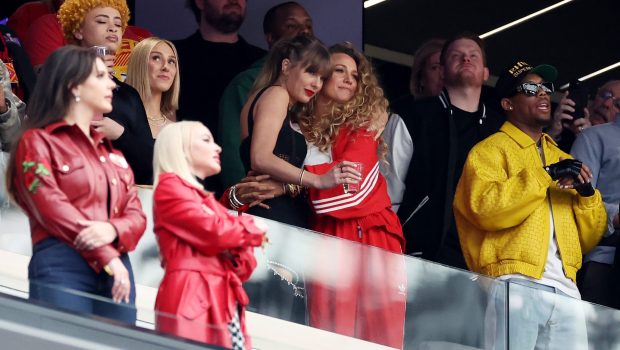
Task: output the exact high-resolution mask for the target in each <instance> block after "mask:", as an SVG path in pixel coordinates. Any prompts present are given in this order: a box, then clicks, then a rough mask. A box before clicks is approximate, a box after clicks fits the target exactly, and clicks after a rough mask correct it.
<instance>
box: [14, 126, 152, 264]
mask: <svg viewBox="0 0 620 350" xmlns="http://www.w3.org/2000/svg"><path fill="white" fill-rule="evenodd" d="M90 132H91V135H92V138H93V141H94V144H93V143H91V141H90V140H89V139H88V138H87V137H86V135H84V133H83V132H82V130H81V129H80V128H79V127H78V126H77V125H69V124H67V123H66V122H65V121H60V122H57V123H53V124H50V125H48V126H47V127H45V128H41V129H29V130H27V131H26V132H25V133H24V135H23V136H22V138H21V139H20V141H19V143H18V145H17V151H16V157H15V162H16V170H15V177H14V179H13V184H14V186H15V189H16V190H15V197H16V200H17V203H18V204H19V205H20V206H21V207H22V208H23V209H24V211H25V212H26V214H27V215H28V219H29V221H30V232H31V235H32V244H33V245H34V244H36V243H38V242H39V241H41V240H43V239H45V238H48V237H55V238H58V239H60V240H61V241H63V242H65V243H67V244H68V245H69V246H72V247H74V244H73V241H74V239H75V237H76V236H77V235H78V233H79V232H80V231H81V230H82V229H83V228H84V226H83V225H80V224H79V223H78V222H79V221H80V220H94V221H107V222H110V223H111V224H112V226H114V228H115V229H116V233H117V234H118V238H117V239H116V240H115V241H114V242H113V243H111V244H108V245H104V246H102V247H99V248H96V249H93V250H80V251H79V253H80V254H81V255H82V257H83V258H84V259H85V260H86V262H88V264H89V265H90V267H92V268H93V269H94V270H95V271H96V272H99V271H100V270H101V268H103V266H105V265H107V264H108V262H109V261H110V260H112V259H113V258H115V257H118V256H119V255H120V254H121V253H125V252H129V251H132V250H134V249H135V247H136V245H137V244H138V240H139V239H140V237H142V234H143V233H144V230H145V229H146V217H145V215H144V213H143V212H142V206H141V204H140V200H139V199H138V193H137V189H136V186H135V184H134V181H133V173H132V172H131V169H130V168H129V166H128V165H127V162H126V161H125V158H124V157H123V155H122V154H121V153H120V152H119V151H117V150H115V149H113V148H112V145H111V143H110V142H109V141H107V140H105V139H104V137H103V134H101V133H98V132H96V131H95V130H94V129H91V131H90Z"/></svg>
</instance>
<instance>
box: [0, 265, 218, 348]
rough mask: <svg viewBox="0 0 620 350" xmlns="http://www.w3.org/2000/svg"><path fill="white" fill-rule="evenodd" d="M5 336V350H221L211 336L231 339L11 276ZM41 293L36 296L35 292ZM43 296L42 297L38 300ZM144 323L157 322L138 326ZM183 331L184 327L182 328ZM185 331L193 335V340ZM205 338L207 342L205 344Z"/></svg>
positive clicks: (2, 310)
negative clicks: (138, 317) (211, 342)
mask: <svg viewBox="0 0 620 350" xmlns="http://www.w3.org/2000/svg"><path fill="white" fill-rule="evenodd" d="M0 283H1V285H2V287H1V288H0V292H1V293H0V335H1V336H2V346H1V347H2V348H3V349H14V348H15V349H16V348H17V347H11V346H8V345H7V343H6V342H8V343H11V342H14V341H15V342H19V343H20V344H21V346H20V347H19V348H20V349H22V350H29V349H41V348H47V349H50V347H51V348H52V349H56V348H58V349H61V348H64V349H133V350H139V349H149V350H150V349H161V350H163V349H204V348H205V347H206V348H208V349H209V348H212V349H219V347H216V346H213V347H211V346H209V345H208V344H205V343H204V338H205V335H206V334H207V333H209V334H210V335H211V336H217V337H227V336H229V332H228V330H227V329H226V328H223V327H218V326H215V325H212V324H205V323H201V322H198V321H187V320H186V319H180V318H178V317H176V316H174V315H169V314H164V313H159V312H154V311H153V310H152V309H142V310H139V309H138V308H136V306H134V305H129V304H126V303H115V302H113V301H112V300H110V299H107V298H102V297H100V296H97V295H93V294H89V293H84V292H79V291H76V290H71V289H68V288H63V287H60V286H58V285H55V284H43V283H34V282H32V281H31V282H29V283H27V285H26V286H27V288H26V289H25V290H24V288H23V287H24V283H23V279H20V278H14V277H12V276H8V275H6V274H2V275H1V276H0ZM34 291H36V292H34ZM37 293H39V295H40V296H41V297H39V298H35V297H34V295H36V294H37ZM138 313H141V314H142V315H141V318H146V319H153V320H157V327H155V325H154V324H152V323H150V322H140V321H138V322H136V315H137V314H138ZM179 325H182V326H181V327H178V326H179ZM179 329H184V330H193V331H194V332H193V333H192V334H191V335H190V334H188V333H185V332H179V331H178V330H179ZM200 338H202V339H200Z"/></svg>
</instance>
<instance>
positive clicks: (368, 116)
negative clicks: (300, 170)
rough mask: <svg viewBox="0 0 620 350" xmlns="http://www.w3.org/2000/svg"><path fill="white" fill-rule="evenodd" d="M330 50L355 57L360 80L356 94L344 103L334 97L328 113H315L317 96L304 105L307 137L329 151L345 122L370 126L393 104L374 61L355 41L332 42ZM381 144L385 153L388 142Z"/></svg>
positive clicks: (356, 126)
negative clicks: (337, 101) (361, 50)
mask: <svg viewBox="0 0 620 350" xmlns="http://www.w3.org/2000/svg"><path fill="white" fill-rule="evenodd" d="M329 52H330V54H332V55H333V54H336V53H342V54H345V55H347V56H349V57H351V58H352V59H353V60H354V61H355V63H356V65H357V73H358V80H357V88H356V90H355V93H354V94H353V98H351V100H349V101H348V102H346V103H344V104H338V103H335V102H333V101H331V102H330V103H329V108H327V112H326V113H325V114H324V115H315V113H316V103H317V102H316V101H317V100H316V99H313V100H312V101H311V102H310V103H308V104H306V105H305V106H303V107H302V108H301V109H300V113H299V115H298V120H299V124H300V126H301V129H302V131H303V132H304V135H305V136H306V140H307V141H308V142H310V143H312V144H314V145H315V146H317V147H318V148H319V149H320V150H321V151H326V150H327V149H328V148H329V146H331V145H332V144H333V143H334V141H335V138H336V135H337V134H338V130H340V128H341V127H342V126H344V125H348V126H350V127H351V128H352V129H359V128H369V127H370V126H371V125H372V123H373V121H375V120H376V118H379V117H380V116H381V115H383V114H384V113H386V112H387V110H388V106H389V103H388V100H387V99H386V98H385V96H384V95H383V89H382V88H381V87H380V86H379V81H378V79H377V76H376V75H375V73H374V70H373V68H372V64H371V63H370V62H369V61H368V59H367V58H366V57H365V56H364V55H363V54H362V53H360V52H359V51H357V50H356V49H355V48H354V47H353V45H352V44H351V43H348V42H346V43H341V44H336V45H334V46H331V47H330V48H329ZM328 80H329V79H328ZM326 84H327V82H326ZM381 144H382V146H381V148H382V151H381V153H382V154H385V151H386V147H385V144H384V143H383V142H382V141H381Z"/></svg>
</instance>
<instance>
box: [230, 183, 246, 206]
mask: <svg viewBox="0 0 620 350" xmlns="http://www.w3.org/2000/svg"><path fill="white" fill-rule="evenodd" d="M228 204H229V205H230V208H231V209H232V210H239V208H241V207H243V203H241V201H240V200H239V199H238V198H237V186H236V185H235V186H232V187H231V188H230V191H228Z"/></svg>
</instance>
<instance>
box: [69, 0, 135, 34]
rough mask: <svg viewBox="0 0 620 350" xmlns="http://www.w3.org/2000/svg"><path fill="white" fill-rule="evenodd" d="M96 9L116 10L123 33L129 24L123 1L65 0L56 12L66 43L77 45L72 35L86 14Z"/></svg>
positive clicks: (126, 9) (127, 8)
mask: <svg viewBox="0 0 620 350" xmlns="http://www.w3.org/2000/svg"><path fill="white" fill-rule="evenodd" d="M97 7H112V8H114V9H116V10H118V12H119V13H120V15H121V22H122V24H121V25H122V28H123V32H125V28H127V22H129V7H127V2H125V0H66V1H65V2H64V3H63V4H62V5H61V6H60V9H59V10H58V20H59V21H60V25H61V26H62V31H63V33H64V35H65V39H66V40H67V42H68V43H70V44H78V41H77V39H75V36H74V34H73V33H75V31H76V30H78V29H79V28H80V27H81V26H82V23H83V22H84V18H86V14H87V13H88V12H90V11H91V10H92V9H94V8H97Z"/></svg>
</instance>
